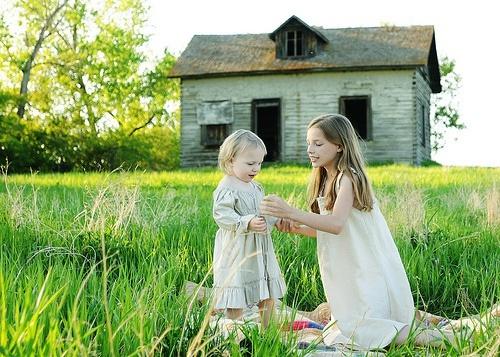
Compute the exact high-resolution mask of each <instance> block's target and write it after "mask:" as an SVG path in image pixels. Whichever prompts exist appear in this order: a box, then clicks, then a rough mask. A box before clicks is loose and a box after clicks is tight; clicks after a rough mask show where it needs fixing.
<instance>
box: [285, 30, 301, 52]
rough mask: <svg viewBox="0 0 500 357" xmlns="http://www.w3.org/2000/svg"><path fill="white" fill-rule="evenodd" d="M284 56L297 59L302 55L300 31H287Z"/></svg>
mask: <svg viewBox="0 0 500 357" xmlns="http://www.w3.org/2000/svg"><path fill="white" fill-rule="evenodd" d="M286 55H287V56H288V57H297V56H303V55H304V46H303V36H302V31H287V33H286Z"/></svg>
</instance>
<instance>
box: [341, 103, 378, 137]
mask: <svg viewBox="0 0 500 357" xmlns="http://www.w3.org/2000/svg"><path fill="white" fill-rule="evenodd" d="M340 113H341V114H343V115H345V116H346V117H347V118H348V119H349V120H350V121H351V123H352V126H353V127H354V129H355V130H356V132H357V133H358V135H359V137H360V138H361V139H364V140H370V139H371V119H370V98H369V97H367V96H356V97H341V98H340Z"/></svg>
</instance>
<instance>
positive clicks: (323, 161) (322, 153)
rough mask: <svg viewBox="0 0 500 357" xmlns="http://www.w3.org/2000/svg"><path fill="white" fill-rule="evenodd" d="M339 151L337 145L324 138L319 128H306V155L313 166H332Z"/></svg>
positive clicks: (339, 148)
mask: <svg viewBox="0 0 500 357" xmlns="http://www.w3.org/2000/svg"><path fill="white" fill-rule="evenodd" d="M341 151H342V148H341V147H340V146H339V145H337V144H333V143H331V142H329V141H328V140H327V139H326V137H325V135H324V134H323V130H321V129H320V128H314V127H313V128H310V129H309V130H307V155H308V156H309V160H311V164H312V166H313V167H332V166H333V163H334V162H335V160H336V157H337V155H338V153H339V152H341Z"/></svg>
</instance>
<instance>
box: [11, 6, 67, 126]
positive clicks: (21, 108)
mask: <svg viewBox="0 0 500 357" xmlns="http://www.w3.org/2000/svg"><path fill="white" fill-rule="evenodd" d="M68 1H69V0H64V2H63V3H62V4H61V5H59V6H58V7H57V8H56V9H55V10H54V11H53V12H52V13H51V14H50V15H49V17H47V20H46V21H45V24H44V25H43V27H42V29H41V30H40V34H39V35H38V40H37V41H36V43H35V47H34V48H33V51H32V52H31V54H30V56H29V58H28V60H27V61H26V62H25V63H24V65H23V67H22V69H21V71H22V72H23V79H22V80H21V88H20V89H19V94H20V95H21V100H20V102H19V105H18V106H17V115H18V116H19V117H20V118H23V117H24V113H25V112H26V104H27V102H28V99H27V95H28V83H29V81H30V76H31V68H32V67H33V62H34V61H35V57H36V55H37V54H38V51H40V48H41V47H42V43H43V41H45V39H46V38H47V37H48V36H49V35H50V33H49V34H46V32H47V31H48V29H49V28H50V26H51V25H52V22H53V21H54V18H55V17H56V15H57V13H58V12H59V11H61V10H62V8H63V7H64V6H66V4H67V3H68Z"/></svg>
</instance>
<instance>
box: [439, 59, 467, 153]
mask: <svg viewBox="0 0 500 357" xmlns="http://www.w3.org/2000/svg"><path fill="white" fill-rule="evenodd" d="M440 62H441V64H440V66H439V69H440V72H441V86H442V91H441V93H438V94H435V95H433V96H432V99H431V103H432V110H433V116H432V118H433V125H432V130H431V138H432V140H431V141H432V150H433V151H438V150H439V149H441V148H443V147H444V145H445V141H444V137H445V133H446V131H448V130H450V129H457V130H462V129H464V128H465V125H464V124H463V123H461V122H460V115H459V113H458V109H457V107H458V103H457V91H458V90H459V88H460V84H461V80H462V79H461V77H460V76H459V75H458V73H457V72H456V70H455V61H454V60H452V59H449V58H448V57H444V58H442V59H441V61H440Z"/></svg>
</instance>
